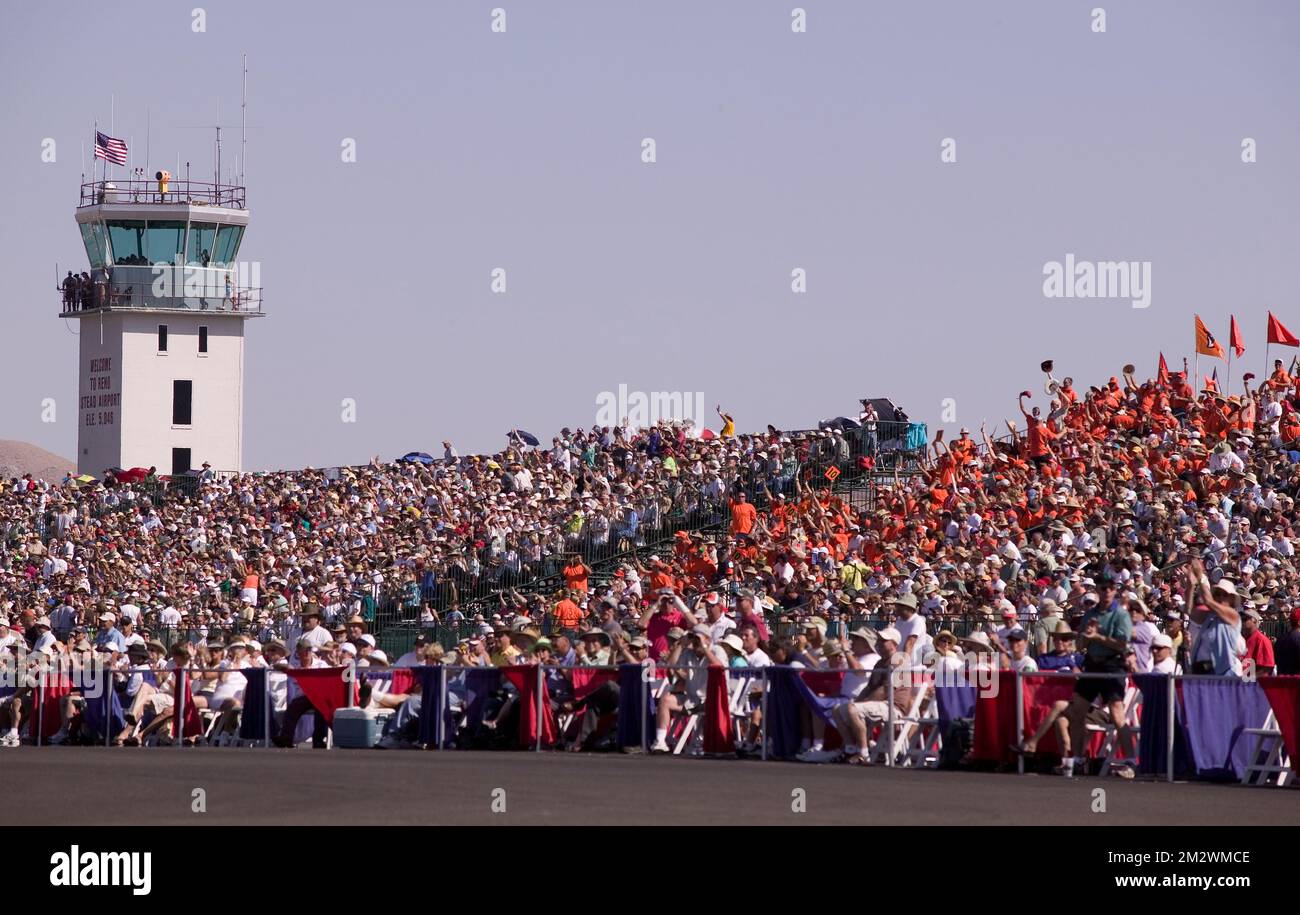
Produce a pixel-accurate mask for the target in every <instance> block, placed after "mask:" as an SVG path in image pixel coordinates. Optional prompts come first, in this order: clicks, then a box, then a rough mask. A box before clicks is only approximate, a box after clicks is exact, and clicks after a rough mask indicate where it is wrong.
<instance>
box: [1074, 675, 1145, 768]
mask: <svg viewBox="0 0 1300 915" xmlns="http://www.w3.org/2000/svg"><path fill="white" fill-rule="evenodd" d="M1140 696H1141V693H1139V692H1138V689H1137V687H1136V686H1134V685H1133V684H1132V682H1131V681H1130V683H1129V686H1128V688H1127V689H1126V690H1124V726H1125V728H1126V729H1127V730H1128V732H1129V735H1130V737H1129V739H1130V741H1131V742H1132V745H1133V747H1134V749H1136V748H1137V744H1138V737H1139V736H1140V735H1141V733H1142V728H1141V727H1140V726H1139V725H1140V724H1141V720H1142V719H1141V718H1140V717H1139V707H1140V703H1139V702H1138V699H1139V697H1140ZM1086 729H1087V733H1088V734H1089V735H1091V734H1105V735H1106V736H1105V738H1104V739H1103V740H1102V744H1101V751H1100V752H1101V757H1102V760H1101V771H1100V772H1098V773H1097V774H1098V775H1100V776H1103V777H1104V776H1107V775H1110V770H1111V768H1112V767H1113V766H1114V764H1115V762H1116V758H1117V757H1118V755H1119V750H1120V746H1119V744H1120V742H1119V728H1118V727H1116V725H1115V722H1113V721H1108V722H1107V723H1106V724H1089V725H1086ZM1081 750H1082V747H1075V750H1074V751H1075V753H1076V754H1078V753H1079V752H1080V751H1081ZM1123 761H1124V762H1129V763H1132V762H1133V761H1134V760H1132V759H1125V760H1123Z"/></svg>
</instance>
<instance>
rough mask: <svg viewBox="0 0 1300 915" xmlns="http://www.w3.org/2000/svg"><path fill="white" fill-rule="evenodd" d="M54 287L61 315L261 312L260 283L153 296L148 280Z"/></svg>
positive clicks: (94, 281)
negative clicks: (158, 310)
mask: <svg viewBox="0 0 1300 915" xmlns="http://www.w3.org/2000/svg"><path fill="white" fill-rule="evenodd" d="M55 289H56V291H57V292H58V293H59V299H60V301H61V302H62V311H60V314H62V315H70V314H77V313H79V312H83V311H96V310H98V309H105V310H108V311H129V310H131V309H137V310H143V309H156V308H165V309H173V310H176V311H198V312H215V313H218V314H221V313H225V314H244V315H260V314H264V312H263V311H262V287H260V286H231V287H230V288H229V289H224V288H223V289H219V290H206V292H208V293H210V294H206V295H193V296H187V295H171V296H156V295H154V294H153V291H152V290H151V288H150V287H149V285H148V284H147V283H131V282H127V281H116V280H110V281H108V282H105V281H103V280H92V281H90V282H89V283H85V282H80V281H79V282H77V283H75V284H73V285H72V286H71V287H70V288H69V289H62V288H59V287H55Z"/></svg>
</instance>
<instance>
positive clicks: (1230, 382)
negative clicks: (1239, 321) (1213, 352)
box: [1223, 340, 1232, 397]
mask: <svg viewBox="0 0 1300 915" xmlns="http://www.w3.org/2000/svg"><path fill="white" fill-rule="evenodd" d="M1223 396H1224V397H1231V396H1232V341H1231V340H1229V341H1228V389H1227V390H1226V391H1224V392H1223Z"/></svg>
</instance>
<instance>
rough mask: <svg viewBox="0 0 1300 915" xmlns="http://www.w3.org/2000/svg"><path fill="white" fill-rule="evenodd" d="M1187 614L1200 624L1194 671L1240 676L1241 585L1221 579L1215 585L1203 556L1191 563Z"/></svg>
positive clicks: (1193, 653)
mask: <svg viewBox="0 0 1300 915" xmlns="http://www.w3.org/2000/svg"><path fill="white" fill-rule="evenodd" d="M1186 574H1187V613H1188V616H1189V617H1190V619H1191V621H1192V622H1193V623H1196V624H1197V625H1198V626H1200V627H1201V628H1200V631H1199V632H1197V633H1196V639H1195V640H1194V641H1193V642H1192V671H1191V672H1192V673H1194V674H1213V675H1214V676H1216V677H1240V676H1241V656H1240V654H1239V652H1238V650H1237V644H1238V642H1239V641H1241V613H1240V612H1239V611H1238V610H1237V603H1238V597H1237V586H1236V585H1235V584H1233V583H1232V582H1231V581H1229V580H1228V579H1226V578H1220V579H1219V581H1218V583H1217V584H1215V585H1213V586H1211V585H1210V578H1209V576H1208V575H1206V574H1205V566H1204V565H1202V564H1201V561H1200V560H1199V559H1193V560H1192V561H1191V562H1189V563H1188V564H1187V573H1186Z"/></svg>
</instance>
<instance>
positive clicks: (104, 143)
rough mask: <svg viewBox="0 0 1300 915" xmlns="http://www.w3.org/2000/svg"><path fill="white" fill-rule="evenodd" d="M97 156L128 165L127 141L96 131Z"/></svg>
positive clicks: (97, 157) (117, 163)
mask: <svg viewBox="0 0 1300 915" xmlns="http://www.w3.org/2000/svg"><path fill="white" fill-rule="evenodd" d="M95 158H96V159H107V160H108V161H109V162H112V163H114V164H116V165H126V141H125V140H119V139H117V137H110V136H109V135H108V134H104V133H100V132H99V131H98V130H96V131H95Z"/></svg>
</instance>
